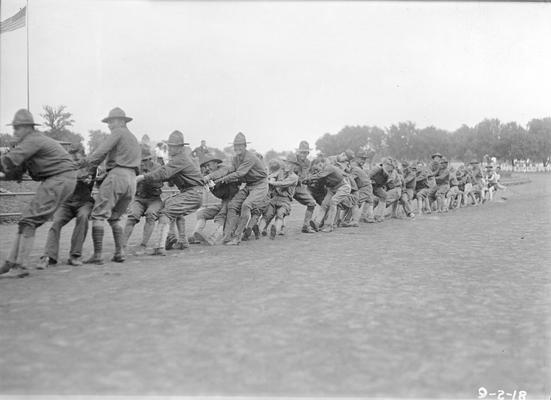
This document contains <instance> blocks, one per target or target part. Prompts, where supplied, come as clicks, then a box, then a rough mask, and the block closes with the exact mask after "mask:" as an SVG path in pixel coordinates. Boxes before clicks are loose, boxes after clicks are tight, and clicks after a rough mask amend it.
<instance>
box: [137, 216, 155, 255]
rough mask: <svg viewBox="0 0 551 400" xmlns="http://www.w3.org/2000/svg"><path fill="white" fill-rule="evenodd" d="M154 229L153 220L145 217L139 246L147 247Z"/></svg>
mask: <svg viewBox="0 0 551 400" xmlns="http://www.w3.org/2000/svg"><path fill="white" fill-rule="evenodd" d="M154 230H155V221H153V220H148V219H146V220H145V224H144V226H143V236H142V243H141V244H140V245H141V247H143V248H146V247H147V244H148V243H149V239H151V235H152V234H153V231H154Z"/></svg>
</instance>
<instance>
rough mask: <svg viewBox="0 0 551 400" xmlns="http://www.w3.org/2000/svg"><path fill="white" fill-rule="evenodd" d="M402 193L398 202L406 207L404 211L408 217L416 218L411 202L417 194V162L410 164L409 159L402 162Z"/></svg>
mask: <svg viewBox="0 0 551 400" xmlns="http://www.w3.org/2000/svg"><path fill="white" fill-rule="evenodd" d="M402 168H403V173H402V194H401V196H400V199H399V200H398V202H399V203H400V205H401V206H402V207H403V208H404V212H405V213H406V216H407V217H408V218H411V219H413V218H415V214H414V213H413V212H412V211H411V202H412V201H413V197H414V194H415V186H416V184H417V176H416V173H417V167H416V166H415V164H410V163H409V162H407V161H403V162H402Z"/></svg>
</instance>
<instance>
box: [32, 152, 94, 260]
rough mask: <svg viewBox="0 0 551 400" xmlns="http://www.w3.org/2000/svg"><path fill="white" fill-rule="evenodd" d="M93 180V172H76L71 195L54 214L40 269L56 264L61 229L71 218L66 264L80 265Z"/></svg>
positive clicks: (90, 210) (91, 202)
mask: <svg viewBox="0 0 551 400" xmlns="http://www.w3.org/2000/svg"><path fill="white" fill-rule="evenodd" d="M71 151H75V152H76V151H78V149H76V150H75V149H71ZM82 151H83V150H82ZM94 179H95V171H92V173H90V171H88V169H80V170H79V171H78V173H77V183H76V187H75V190H74V192H73V194H72V195H71V196H70V197H69V198H68V199H67V200H65V201H64V202H63V203H62V204H61V206H60V207H59V208H58V209H57V211H56V212H55V214H54V218H53V223H52V226H51V227H50V230H49V231H48V237H47V239H46V247H45V251H44V256H43V259H42V261H43V262H42V264H41V267H42V268H44V267H46V266H47V265H48V264H56V263H57V262H58V260H59V258H58V254H59V238H60V235H61V229H62V228H63V227H64V226H65V225H66V224H67V223H68V222H70V221H71V220H72V219H73V218H75V227H74V228H73V233H72V235H71V248H70V250H69V260H68V263H69V264H70V265H74V266H78V265H81V264H82V262H81V261H80V257H81V256H82V246H83V245H84V240H85V239H86V235H87V233H88V219H89V217H90V213H91V212H92V208H93V207H94V199H93V198H92V189H93V187H94Z"/></svg>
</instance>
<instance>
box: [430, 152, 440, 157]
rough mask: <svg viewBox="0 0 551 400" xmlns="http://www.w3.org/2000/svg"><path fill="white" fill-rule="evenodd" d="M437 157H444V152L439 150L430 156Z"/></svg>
mask: <svg viewBox="0 0 551 400" xmlns="http://www.w3.org/2000/svg"><path fill="white" fill-rule="evenodd" d="M435 157H443V156H442V154H440V153H438V152H436V153H434V154H432V155H431V156H430V158H435Z"/></svg>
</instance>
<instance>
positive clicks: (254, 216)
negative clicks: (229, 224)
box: [241, 214, 260, 241]
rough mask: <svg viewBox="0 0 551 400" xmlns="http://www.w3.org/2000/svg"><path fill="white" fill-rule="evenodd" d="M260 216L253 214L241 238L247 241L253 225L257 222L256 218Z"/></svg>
mask: <svg viewBox="0 0 551 400" xmlns="http://www.w3.org/2000/svg"><path fill="white" fill-rule="evenodd" d="M259 218H260V215H258V214H255V215H253V216H252V217H251V220H250V221H249V223H248V224H247V227H246V228H245V229H244V230H243V237H242V238H241V240H243V241H247V240H249V238H250V237H251V233H253V228H252V227H253V226H255V225H256V224H257V223H258V219H259Z"/></svg>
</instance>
